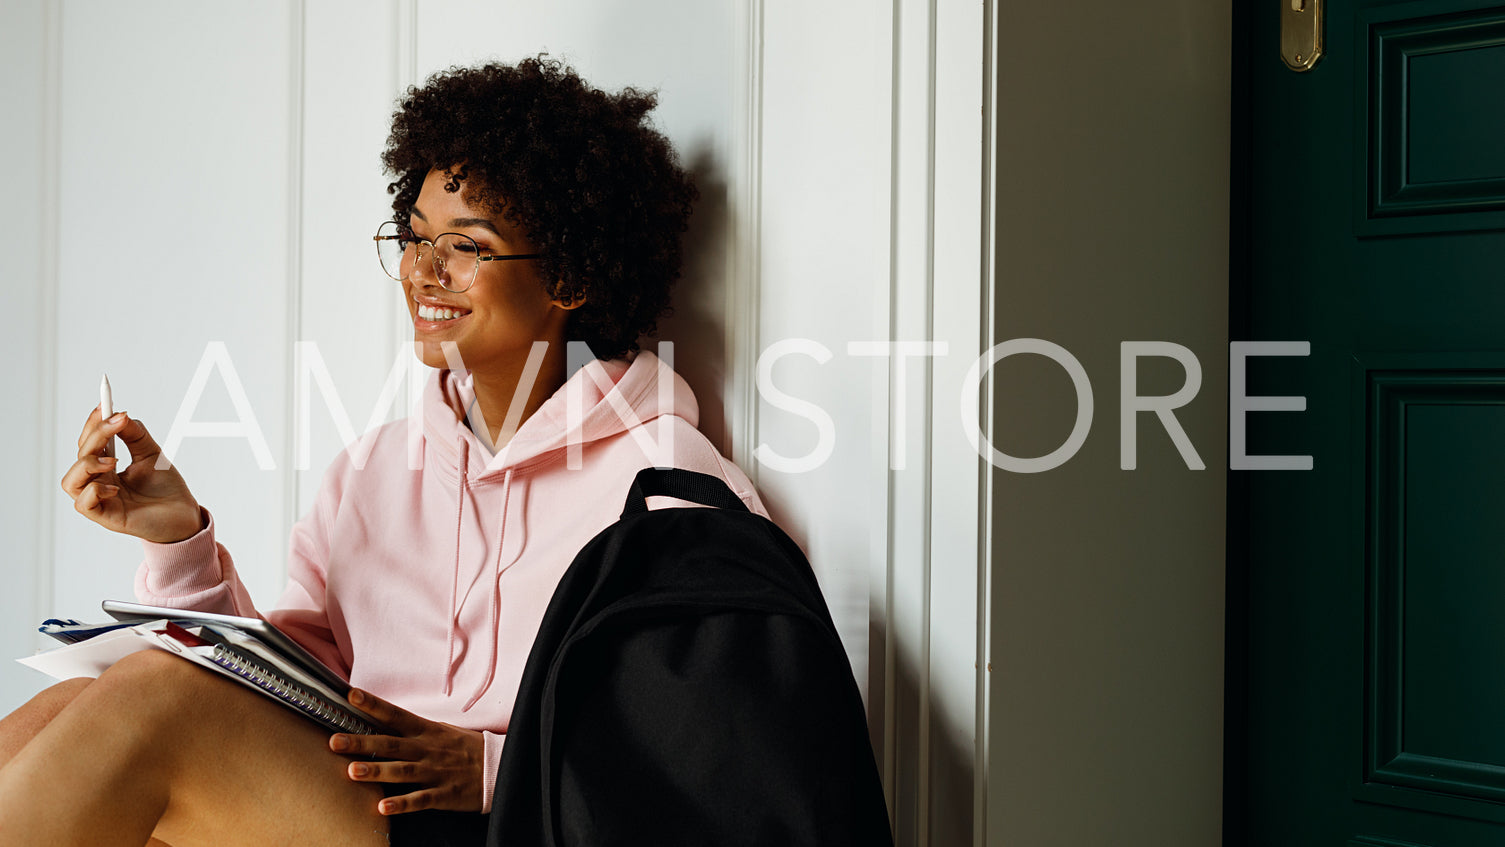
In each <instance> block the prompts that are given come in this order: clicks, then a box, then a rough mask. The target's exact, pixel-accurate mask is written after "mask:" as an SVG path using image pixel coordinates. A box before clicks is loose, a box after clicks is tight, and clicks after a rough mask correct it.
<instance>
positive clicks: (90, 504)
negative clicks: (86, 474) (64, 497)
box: [73, 482, 120, 515]
mask: <svg viewBox="0 0 1505 847" xmlns="http://www.w3.org/2000/svg"><path fill="white" fill-rule="evenodd" d="M119 493H120V486H118V485H108V484H106V483H103V482H91V483H89V484H88V485H86V486H84V490H83V491H82V492H81V493H80V494H79V495H78V497H77V498H75V499H74V501H73V508H74V509H76V510H78V512H79V513H80V514H85V515H87V514H90V513H91V512H99V511H100V510H101V509H103V508H104V507H105V501H106V500H110V499H113V498H114V497H115V496H116V495H117V494H119Z"/></svg>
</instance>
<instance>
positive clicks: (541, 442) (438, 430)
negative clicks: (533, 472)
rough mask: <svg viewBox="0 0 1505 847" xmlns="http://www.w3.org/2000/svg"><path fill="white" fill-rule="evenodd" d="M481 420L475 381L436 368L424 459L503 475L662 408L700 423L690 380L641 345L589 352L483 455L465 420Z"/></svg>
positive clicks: (475, 477) (474, 475)
mask: <svg viewBox="0 0 1505 847" xmlns="http://www.w3.org/2000/svg"><path fill="white" fill-rule="evenodd" d="M468 415H469V416H473V417H474V418H475V421H476V428H477V429H479V428H480V427H481V426H482V422H481V414H480V407H479V405H478V404H477V403H476V399H475V389H474V382H473V380H472V378H471V375H470V373H469V372H468V371H452V370H441V371H438V372H437V373H436V374H435V375H434V377H433V378H432V379H430V380H429V383H428V385H427V386H426V387H425V389H424V398H423V434H424V440H425V454H426V455H425V461H426V462H427V461H431V460H433V461H437V462H438V464H439V465H440V466H442V467H444V468H445V469H447V470H449V471H451V472H453V473H458V471H459V470H460V469H461V468H462V466H463V467H464V470H465V475H466V476H467V477H468V478H469V480H470V481H471V482H480V481H485V480H492V479H501V478H503V477H504V476H505V474H506V473H507V471H509V470H526V469H529V468H532V467H535V466H537V465H540V464H545V463H547V462H550V461H563V460H565V459H566V458H567V454H568V453H569V452H570V451H571V450H572V449H576V450H578V449H580V448H582V447H583V446H584V445H587V444H590V443H592V442H595V441H601V440H603V439H607V438H611V437H614V436H617V435H621V434H622V433H625V432H627V431H628V430H629V429H631V428H633V427H637V426H641V425H643V424H646V423H649V422H650V421H653V420H655V419H657V418H659V417H661V416H663V415H674V416H675V417H678V418H682V419H683V420H684V421H685V422H686V423H688V424H689V425H690V426H692V427H694V426H696V425H698V424H699V418H700V414H699V406H698V405H697V404H696V402H695V395H694V393H693V392H692V391H691V390H690V386H689V384H688V383H686V382H685V381H684V379H683V378H681V377H680V376H679V374H677V373H675V372H674V371H673V369H671V368H670V367H669V366H668V365H666V364H665V363H664V362H663V360H661V359H659V358H658V357H657V356H655V355H654V354H652V353H650V352H648V351H646V350H643V351H640V352H638V353H637V354H636V355H635V356H634V357H633V358H631V359H612V360H609V361H602V360H600V359H592V360H591V361H589V362H588V363H586V364H585V365H584V366H583V367H581V368H580V369H579V370H577V371H575V373H574V374H573V375H571V376H570V378H569V379H568V380H566V381H565V384H564V385H562V386H560V387H559V389H558V390H556V391H555V392H554V394H553V395H552V396H550V397H549V399H548V400H546V401H544V404H543V405H542V406H540V407H539V408H538V410H537V411H536V412H534V413H533V415H532V416H531V417H529V418H528V419H527V420H526V421H524V422H523V423H522V425H521V426H520V427H518V429H517V432H516V433H514V434H513V436H512V440H511V441H509V442H508V443H507V444H506V445H505V446H503V447H502V448H501V449H500V450H498V451H497V453H496V455H495V456H489V453H490V451H489V449H488V448H487V447H486V446H485V444H484V443H483V442H482V441H481V439H480V438H479V437H478V436H477V435H476V433H475V431H473V430H472V429H471V428H470V426H469V425H468V424H467V422H466V418H467V416H468Z"/></svg>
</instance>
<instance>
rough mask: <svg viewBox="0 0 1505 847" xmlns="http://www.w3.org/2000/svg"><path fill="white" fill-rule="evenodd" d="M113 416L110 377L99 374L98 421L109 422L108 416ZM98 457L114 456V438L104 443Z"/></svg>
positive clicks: (113, 408)
mask: <svg viewBox="0 0 1505 847" xmlns="http://www.w3.org/2000/svg"><path fill="white" fill-rule="evenodd" d="M113 414H115V401H114V398H113V397H111V395H110V376H109V374H100V375H99V420H100V422H101V423H103V422H104V421H107V420H109V419H110V416H111V415H113ZM99 455H101V456H105V457H109V456H113V455H115V438H114V436H111V437H110V439H109V440H108V441H106V442H105V449H104V452H103V453H100V454H99Z"/></svg>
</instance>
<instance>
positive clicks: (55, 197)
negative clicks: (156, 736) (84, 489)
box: [32, 3, 63, 649]
mask: <svg viewBox="0 0 1505 847" xmlns="http://www.w3.org/2000/svg"><path fill="white" fill-rule="evenodd" d="M42 9H43V12H42V15H43V19H42V21H43V23H42V25H43V34H42V43H43V46H42V65H43V66H42V109H43V114H42V125H41V141H42V168H41V183H42V208H41V210H40V211H41V219H42V226H41V230H42V237H41V238H40V239H39V241H38V249H40V250H41V261H40V263H39V264H38V267H39V268H40V270H41V280H40V282H41V285H40V286H39V288H40V291H39V292H38V301H39V302H38V306H39V314H38V315H37V318H38V321H37V323H38V325H39V326H40V327H41V331H40V332H39V333H38V345H37V346H38V349H37V370H38V371H39V372H40V373H41V374H42V378H41V379H40V380H38V381H37V396H36V406H35V408H36V409H38V410H39V414H38V415H37V420H36V428H37V436H36V444H37V448H38V449H37V453H36V462H37V467H38V474H37V479H38V480H39V481H46V480H51V479H54V478H55V477H56V475H57V468H56V467H55V466H54V458H55V457H56V455H57V451H58V438H57V427H56V426H54V422H53V419H52V415H53V414H54V411H55V410H56V409H57V399H58V397H57V387H56V386H57V382H58V379H57V373H58V333H59V326H58V286H59V280H60V269H59V264H58V263H59V253H60V251H61V249H62V146H63V145H62V138H63V127H62V115H63V9H62V7H61V5H59V4H57V3H43V4H42ZM57 504H58V498H56V497H44V498H41V501H40V503H39V506H38V509H39V514H38V515H37V517H38V520H37V525H36V533H37V535H36V548H35V554H36V558H35V560H34V563H33V564H32V569H33V574H34V578H35V589H34V603H35V609H34V612H35V613H34V614H33V615H32V619H33V620H37V621H41V620H46V619H47V618H49V617H52V616H53V614H54V613H55V609H54V606H55V598H54V596H53V595H54V592H55V589H56V577H55V576H54V570H55V569H54V568H53V566H52V560H53V557H54V556H55V555H56V552H55V551H56V546H55V545H54V543H53V538H54V535H55V532H56V530H57V521H58V505H57ZM43 641H44V638H43V636H41V635H40V634H37V635H34V636H33V643H34V644H35V645H36V647H37V648H39V649H40V648H41V647H42V646H43V643H42V642H43Z"/></svg>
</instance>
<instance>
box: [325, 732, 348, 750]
mask: <svg viewBox="0 0 1505 847" xmlns="http://www.w3.org/2000/svg"><path fill="white" fill-rule="evenodd" d="M329 747H330V749H332V750H334V751H335V752H336V753H338V752H341V751H343V750H347V749H349V748H350V739H349V738H348V737H346V736H343V735H336V736H334V737H333V738H331V739H329Z"/></svg>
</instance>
